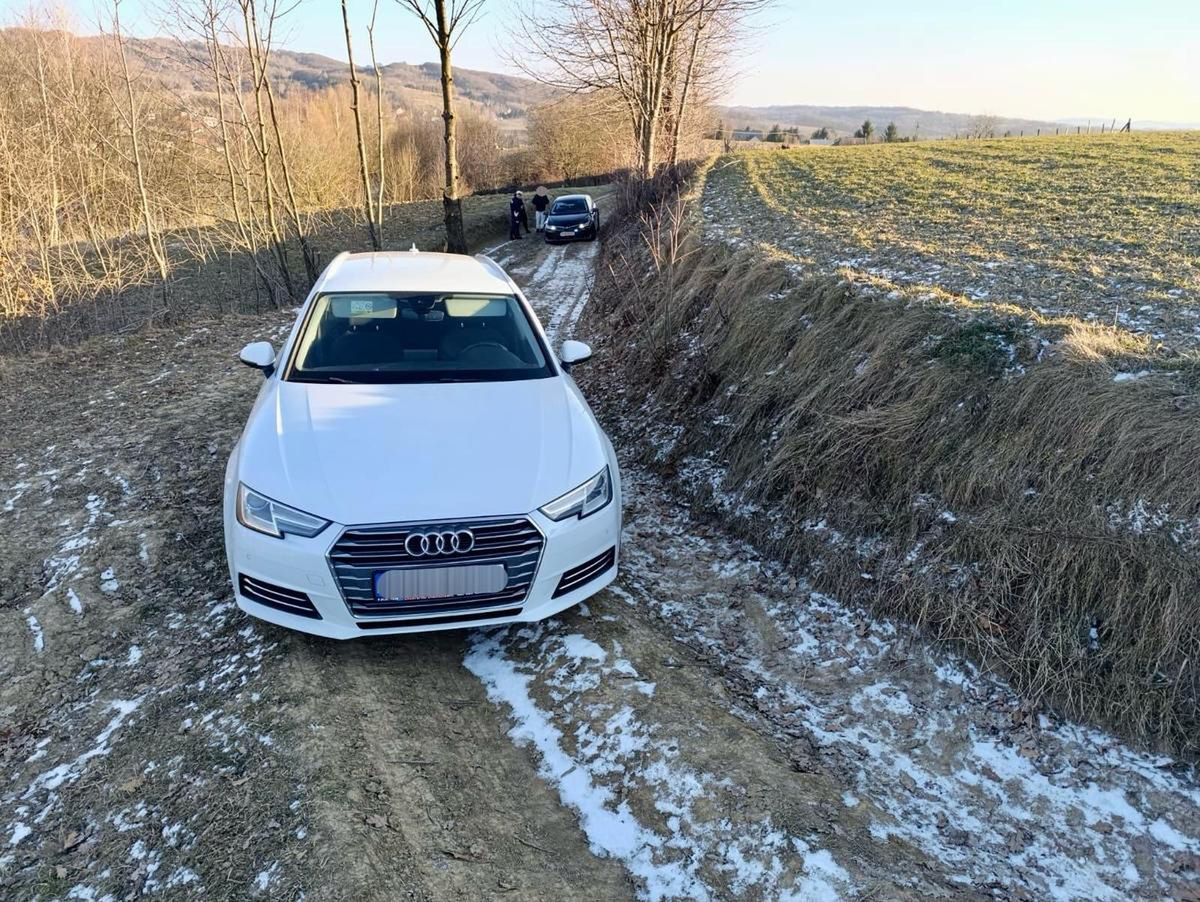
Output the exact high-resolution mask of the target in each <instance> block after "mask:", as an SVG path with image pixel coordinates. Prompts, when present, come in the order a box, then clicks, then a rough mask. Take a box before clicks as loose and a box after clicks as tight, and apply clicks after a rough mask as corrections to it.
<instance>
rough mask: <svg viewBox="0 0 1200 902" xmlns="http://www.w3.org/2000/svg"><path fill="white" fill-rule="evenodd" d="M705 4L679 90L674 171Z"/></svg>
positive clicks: (702, 24) (673, 136)
mask: <svg viewBox="0 0 1200 902" xmlns="http://www.w3.org/2000/svg"><path fill="white" fill-rule="evenodd" d="M705 24H706V23H705V21H704V3H703V0H701V3H700V12H699V15H698V16H697V18H696V25H695V31H694V32H693V33H692V46H691V50H690V51H689V53H688V61H687V68H685V69H684V71H683V84H682V85H681V86H680V89H679V104H678V107H677V109H676V110H675V128H674V131H673V132H672V133H671V159H670V166H671V168H672V169H674V168H675V167H676V166H678V165H679V137H680V135H681V134H682V132H683V123H684V119H685V117H686V116H687V102H688V94H689V93H690V91H691V87H692V76H693V75H694V73H695V71H696V54H697V53H698V52H699V50H700V39H701V37H702V36H703V34H704V26H705Z"/></svg>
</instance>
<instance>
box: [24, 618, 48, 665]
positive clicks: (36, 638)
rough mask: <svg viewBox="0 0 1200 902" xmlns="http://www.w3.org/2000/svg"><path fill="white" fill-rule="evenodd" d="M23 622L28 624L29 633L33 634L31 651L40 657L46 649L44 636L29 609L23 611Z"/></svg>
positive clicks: (40, 626)
mask: <svg viewBox="0 0 1200 902" xmlns="http://www.w3.org/2000/svg"><path fill="white" fill-rule="evenodd" d="M25 622H26V623H27V624H29V632H31V633H33V650H34V651H35V652H37V653H38V654H39V655H40V654H41V653H42V652H43V651H45V649H46V635H45V633H43V632H42V625H41V624H40V623H38V619H37V618H36V617H35V616H33V613H32V612H31V609H30V608H26V609H25Z"/></svg>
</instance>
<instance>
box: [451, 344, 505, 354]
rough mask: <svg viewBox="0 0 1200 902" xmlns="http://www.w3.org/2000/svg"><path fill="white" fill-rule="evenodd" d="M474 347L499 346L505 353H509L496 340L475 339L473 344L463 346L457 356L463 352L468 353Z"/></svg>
mask: <svg viewBox="0 0 1200 902" xmlns="http://www.w3.org/2000/svg"><path fill="white" fill-rule="evenodd" d="M476 348H499V349H500V350H501V351H504V352H506V353H511V352H509V351H508V348H506V347H505V346H504V345H502V344H500V342H498V341H477V342H475V344H472V345H467V346H466V347H465V348H463V349H462V350H461V351H459V352H458V356H459V357H462V356H464V355H465V354H469V353H471V352H472V351H474V350H475V349H476Z"/></svg>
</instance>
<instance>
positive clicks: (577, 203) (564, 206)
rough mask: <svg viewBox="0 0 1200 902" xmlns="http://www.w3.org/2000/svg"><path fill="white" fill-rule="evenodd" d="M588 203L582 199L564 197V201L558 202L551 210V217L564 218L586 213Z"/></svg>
mask: <svg viewBox="0 0 1200 902" xmlns="http://www.w3.org/2000/svg"><path fill="white" fill-rule="evenodd" d="M587 211H588V209H587V201H585V200H584V199H583V198H582V197H564V198H563V199H562V200H556V201H555V202H554V206H553V207H551V208H550V215H551V216H554V215H559V216H562V215H564V214H568V213H586V212H587Z"/></svg>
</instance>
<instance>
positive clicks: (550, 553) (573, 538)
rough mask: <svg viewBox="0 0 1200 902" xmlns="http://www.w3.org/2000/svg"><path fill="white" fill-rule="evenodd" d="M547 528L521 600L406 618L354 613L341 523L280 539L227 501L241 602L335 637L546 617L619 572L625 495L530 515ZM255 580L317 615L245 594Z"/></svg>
mask: <svg viewBox="0 0 1200 902" xmlns="http://www.w3.org/2000/svg"><path fill="white" fill-rule="evenodd" d="M524 516H525V517H526V518H527V519H529V520H530V521H531V522H532V523H534V524H535V525H536V526H537V528H538V529H539V530H540V531H541V533H542V535H543V536H544V544H543V547H542V554H541V558H540V560H539V563H538V568H537V571H536V575H535V577H534V580H533V583H532V585H531V586H530V588H529V592H528V593H527V594H526V596H525V599H524V601H523V602H521V601H517V602H514V603H507V604H503V605H497V606H496V607H497V608H498V609H503V611H504V612H505V613H503V614H502V615H501V616H496V615H495V614H489V613H487V612H470V613H464V614H455V615H454V616H452V617H442V618H439V617H437V616H418V617H415V618H409V619H407V620H406V619H405V618H404V617H403V616H400V615H397V614H394V613H393V614H388V615H386V616H370V617H367V616H357V617H356V616H354V615H353V614H352V613H351V610H350V608H349V606H348V605H347V603H346V601H345V598H344V596H343V593H342V590H341V588H340V586H339V584H338V583H337V581H336V580H335V578H334V574H333V570H332V569H331V567H330V564H329V558H328V555H329V552H330V549H331V548H332V547H333V545H334V544H335V543H336V542H337V540H338V537H339V536H340V535H341V533H342V531H343V529H344V528H345V527H344V526H343V525H339V524H336V523H334V524H331V525H330V526H328V527H326V528H325V530H324V531H323V532H322V533H321V534H320V535H318V536H316V537H315V538H312V539H304V538H298V537H296V536H288V537H286V538H284V539H276V538H273V537H272V536H265V535H262V534H261V533H257V532H254V531H253V530H250V529H247V528H246V527H244V526H242V525H241V524H240V523H238V522H237V520H236V518H235V516H234V512H233V505H232V504H231V503H230V502H229V500H228V499H227V501H226V505H225V551H226V556H227V557H228V560H229V572H230V578H231V580H232V582H233V589H234V595H235V597H236V599H237V603H238V607H240V608H241V609H242V610H243V611H245V612H246V613H248V614H251V615H253V616H255V617H258V618H260V619H262V620H266V621H269V622H271V623H275V624H278V625H279V626H284V627H288V628H289V629H294V630H299V631H301V632H305V633H312V634H313V635H318V636H325V637H327V638H331V639H353V638H357V637H359V636H370V635H397V634H401V633H420V632H430V631H434V630H445V629H463V628H469V627H476V626H493V625H497V624H504V623H527V622H531V621H535V620H543V619H545V618H547V617H550V616H553V615H554V614H557V613H559V612H560V611H563V610H565V609H567V608H569V607H572V606H573V605H576V604H579V602H581V601H583V600H584V599H585V598H588V597H589V596H591V595H594V594H595V593H597V592H599V591H600V590H601V589H603V588H604V587H605V586H607V585H608V584H609V583H611V582H612V581H613V580H614V579H615V578H616V575H617V567H618V564H619V545H620V536H621V497H620V492H619V491H616V492H615V493H614V497H613V500H612V501H611V502H610V503H609V504H608V506H607V507H605V508H604V509H603V510H600V511H597V512H596V513H594V514H592V515H591V516H589V517H586V518H585V519H583V520H578V519H572V520H566V521H563V522H559V523H556V522H554V521H553V520H550V519H548V518H547V517H545V516H543V515H542V514H541V513H538V512H534V513H532V514H526V515H524ZM609 549H613V552H614V556H613V563H612V566H611V567H608V568H607V569H605V570H603V572H600V573H599V574H598V575H596V576H595V577H594V578H592V579H590V580H588V581H587V582H586V583H584V584H582V585H579V586H578V587H577V588H573V589H571V590H570V591H568V592H566V593H565V594H561V595H559V596H558V597H557V598H556V597H554V596H555V592H556V590H557V589H558V588H559V584H560V582H561V581H562V578H563V574H564V573H568V572H569V571H572V570H575V569H576V568H578V567H580V565H582V564H585V563H586V562H588V561H592V560H593V559H595V558H597V557H598V556H599V555H602V554H604V553H605V552H606V551H608V550H609ZM241 577H247V578H249V581H250V582H249V584H250V585H251V586H253V585H262V584H267V585H269V586H274V587H279V588H281V589H283V590H286V591H287V592H289V593H302V594H303V595H304V596H307V598H308V599H309V600H310V601H311V603H312V606H313V608H314V609H315V611H316V613H317V614H319V618H315V617H312V616H300V615H298V614H294V613H289V612H288V611H286V610H283V609H281V608H280V606H268V605H266V604H263V603H261V602H260V601H256V600H255V599H254V598H251V597H248V596H247V595H246V594H244V591H243V590H244V588H245V587H246V585H247V581H246V580H245V579H241Z"/></svg>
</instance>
